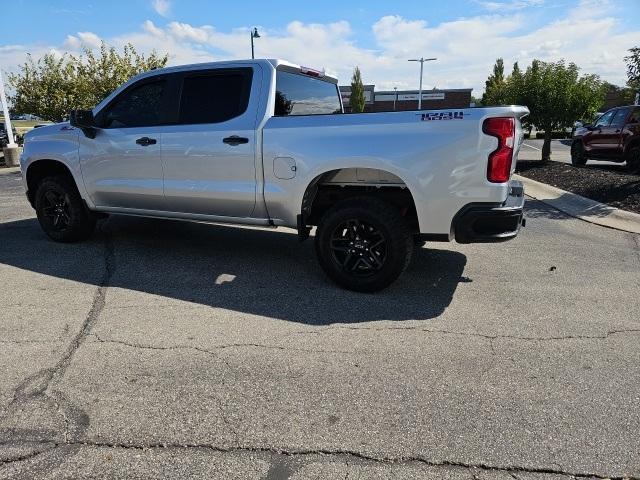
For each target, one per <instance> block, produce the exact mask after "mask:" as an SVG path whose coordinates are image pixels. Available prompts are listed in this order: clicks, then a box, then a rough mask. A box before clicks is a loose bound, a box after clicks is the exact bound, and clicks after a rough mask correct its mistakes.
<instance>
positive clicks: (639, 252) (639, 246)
mask: <svg viewBox="0 0 640 480" xmlns="http://www.w3.org/2000/svg"><path fill="white" fill-rule="evenodd" d="M629 235H631V248H633V251H634V252H636V259H637V260H638V262H639V263H640V235H638V234H636V233H629Z"/></svg>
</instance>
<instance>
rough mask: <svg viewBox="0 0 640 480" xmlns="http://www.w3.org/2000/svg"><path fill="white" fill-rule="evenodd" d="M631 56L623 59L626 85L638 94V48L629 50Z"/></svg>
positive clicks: (639, 80) (639, 82) (639, 52)
mask: <svg viewBox="0 0 640 480" xmlns="http://www.w3.org/2000/svg"><path fill="white" fill-rule="evenodd" d="M629 53H631V55H629V56H627V57H624V60H625V62H627V79H628V80H627V85H628V86H629V87H630V88H632V89H633V90H634V91H635V92H640V47H633V48H630V49H629Z"/></svg>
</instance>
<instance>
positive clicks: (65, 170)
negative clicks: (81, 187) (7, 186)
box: [25, 158, 78, 206]
mask: <svg viewBox="0 0 640 480" xmlns="http://www.w3.org/2000/svg"><path fill="white" fill-rule="evenodd" d="M53 175H65V176H67V177H69V178H70V179H71V180H72V181H73V183H74V184H75V185H76V188H78V185H77V183H76V180H75V178H74V176H73V173H71V170H70V169H69V167H68V166H67V165H66V164H65V163H64V162H61V161H60V160H53V159H49V158H44V159H40V160H36V161H34V162H31V163H30V164H29V166H28V167H27V171H26V173H25V181H26V185H27V198H28V199H29V203H30V204H31V206H35V201H34V199H35V193H36V189H37V188H38V184H39V183H40V182H41V181H42V180H43V179H44V178H46V177H50V176H53Z"/></svg>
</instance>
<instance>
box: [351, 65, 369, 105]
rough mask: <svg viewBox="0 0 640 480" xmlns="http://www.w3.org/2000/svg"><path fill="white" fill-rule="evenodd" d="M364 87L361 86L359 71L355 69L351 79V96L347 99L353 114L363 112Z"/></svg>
mask: <svg viewBox="0 0 640 480" xmlns="http://www.w3.org/2000/svg"><path fill="white" fill-rule="evenodd" d="M364 103H365V100H364V85H363V84H362V76H361V75H360V69H359V68H358V67H356V68H355V69H354V70H353V76H352V77H351V96H350V97H349V105H350V107H351V111H352V112H353V113H360V112H364Z"/></svg>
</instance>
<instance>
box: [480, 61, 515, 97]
mask: <svg viewBox="0 0 640 480" xmlns="http://www.w3.org/2000/svg"><path fill="white" fill-rule="evenodd" d="M508 96H509V93H508V91H507V82H506V81H505V78H504V62H503V60H502V59H501V58H498V59H497V60H496V63H495V65H494V66H493V73H492V74H491V75H489V78H488V79H487V81H486V82H484V95H482V105H484V106H490V105H505V104H506V103H509V102H508Z"/></svg>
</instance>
